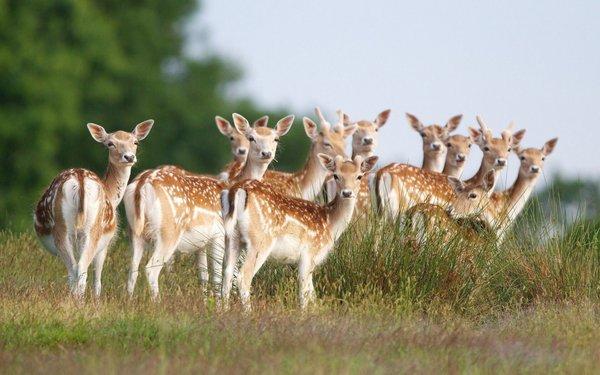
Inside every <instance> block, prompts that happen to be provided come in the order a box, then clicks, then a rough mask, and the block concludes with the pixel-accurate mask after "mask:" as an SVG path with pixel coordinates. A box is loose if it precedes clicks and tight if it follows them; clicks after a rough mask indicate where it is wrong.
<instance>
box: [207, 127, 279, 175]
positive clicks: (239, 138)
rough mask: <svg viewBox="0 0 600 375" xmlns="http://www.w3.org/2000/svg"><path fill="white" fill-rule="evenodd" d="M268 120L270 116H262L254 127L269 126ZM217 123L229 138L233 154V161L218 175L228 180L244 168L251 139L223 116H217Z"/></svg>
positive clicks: (222, 132)
mask: <svg viewBox="0 0 600 375" xmlns="http://www.w3.org/2000/svg"><path fill="white" fill-rule="evenodd" d="M268 122H269V116H262V117H261V118H259V119H258V120H256V121H254V123H253V125H252V127H255V128H256V127H263V126H267V124H268ZM215 123H216V125H217V128H218V129H219V131H220V132H221V134H223V135H224V136H225V137H227V138H228V139H229V142H230V145H231V153H232V154H233V161H231V162H229V163H228V164H227V165H226V166H225V168H224V170H223V171H222V172H221V173H220V174H219V176H218V177H219V179H220V180H222V181H227V180H228V179H229V176H232V177H234V176H236V175H237V174H239V173H240V171H241V170H242V168H243V166H244V163H245V162H246V156H247V155H248V148H249V147H250V141H248V138H246V136H245V135H244V134H242V133H240V132H239V131H238V130H237V129H236V128H235V127H234V126H232V125H231V123H230V122H229V121H227V120H226V119H224V118H223V117H221V116H215Z"/></svg>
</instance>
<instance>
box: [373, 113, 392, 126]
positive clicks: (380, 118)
mask: <svg viewBox="0 0 600 375" xmlns="http://www.w3.org/2000/svg"><path fill="white" fill-rule="evenodd" d="M391 112H392V110H391V109H386V110H385V111H383V112H381V113H380V114H378V115H377V118H376V119H375V124H376V125H377V127H378V128H380V127H382V126H383V125H385V123H386V122H387V121H388V119H389V118H390V113H391Z"/></svg>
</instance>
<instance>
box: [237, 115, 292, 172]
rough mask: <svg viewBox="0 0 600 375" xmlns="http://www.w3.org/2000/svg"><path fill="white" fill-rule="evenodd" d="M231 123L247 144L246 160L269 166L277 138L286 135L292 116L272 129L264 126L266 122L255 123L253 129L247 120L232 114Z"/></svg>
mask: <svg viewBox="0 0 600 375" xmlns="http://www.w3.org/2000/svg"><path fill="white" fill-rule="evenodd" d="M260 120H261V119H259V121H260ZM233 123H234V125H235V128H236V129H237V131H238V132H239V133H241V134H243V135H244V136H245V137H246V139H247V140H248V142H249V145H250V146H249V148H250V149H249V152H248V158H250V159H252V160H253V161H254V162H257V163H265V164H269V163H271V161H273V159H274V158H275V152H276V151H277V144H278V142H279V138H280V137H282V136H284V135H286V134H287V133H288V131H289V130H290V128H291V126H292V124H293V123H294V115H289V116H286V117H284V118H282V119H281V120H279V121H278V122H277V125H275V128H274V129H271V128H269V127H267V126H266V125H267V124H266V120H263V121H260V122H258V121H257V123H255V127H254V128H253V127H252V126H250V123H249V122H248V120H246V119H245V118H244V117H243V116H242V115H239V114H237V113H234V114H233ZM257 125H258V126H257Z"/></svg>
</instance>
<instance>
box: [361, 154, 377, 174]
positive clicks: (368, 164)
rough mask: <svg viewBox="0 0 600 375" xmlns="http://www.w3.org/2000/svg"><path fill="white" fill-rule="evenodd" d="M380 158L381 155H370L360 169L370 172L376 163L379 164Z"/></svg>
mask: <svg viewBox="0 0 600 375" xmlns="http://www.w3.org/2000/svg"><path fill="white" fill-rule="evenodd" d="M378 159H379V157H377V156H369V157H368V158H366V159H365V160H363V161H362V163H361V164H360V171H361V172H362V173H369V172H370V171H371V170H373V168H374V167H375V164H377V160H378Z"/></svg>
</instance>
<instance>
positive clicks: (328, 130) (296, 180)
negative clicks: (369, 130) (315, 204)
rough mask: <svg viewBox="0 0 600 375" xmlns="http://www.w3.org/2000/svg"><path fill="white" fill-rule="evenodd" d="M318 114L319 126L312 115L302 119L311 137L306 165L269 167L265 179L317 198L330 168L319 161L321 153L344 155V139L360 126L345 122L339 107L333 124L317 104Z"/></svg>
mask: <svg viewBox="0 0 600 375" xmlns="http://www.w3.org/2000/svg"><path fill="white" fill-rule="evenodd" d="M315 114H316V115H317V117H318V118H319V121H320V129H319V127H317V124H315V122H314V121H312V120H311V119H310V118H308V117H304V118H303V120H302V121H303V124H304V131H305V132H306V135H307V136H308V138H309V139H310V141H311V145H310V150H309V152H308V158H307V160H306V163H304V166H303V167H302V168H301V169H300V170H299V171H297V172H294V173H286V172H280V171H274V170H268V171H267V172H266V173H265V176H264V179H263V180H264V181H265V182H266V183H268V184H269V185H271V188H272V189H276V190H277V191H279V192H281V193H283V194H286V195H289V196H291V197H296V198H302V199H306V200H314V199H315V197H316V196H317V195H318V194H319V192H320V191H321V190H322V188H323V184H324V182H325V180H326V178H327V174H328V171H327V170H326V169H325V168H323V166H322V165H321V163H320V162H319V158H318V155H319V154H327V155H329V156H331V157H335V156H337V155H340V156H342V157H344V158H345V157H346V152H345V150H344V148H345V147H344V146H345V145H344V140H345V139H346V138H347V137H349V136H351V135H352V134H353V133H354V132H355V131H356V129H357V127H356V126H355V125H349V126H344V124H343V121H344V116H343V114H342V112H341V111H338V115H339V116H340V117H339V121H338V123H337V124H336V125H333V126H332V125H331V124H330V123H329V122H328V121H327V120H326V119H325V117H324V116H323V113H322V112H321V110H320V109H319V108H318V107H317V108H315Z"/></svg>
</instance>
